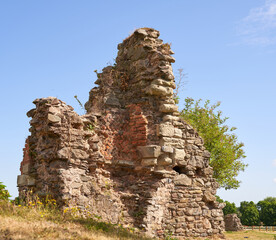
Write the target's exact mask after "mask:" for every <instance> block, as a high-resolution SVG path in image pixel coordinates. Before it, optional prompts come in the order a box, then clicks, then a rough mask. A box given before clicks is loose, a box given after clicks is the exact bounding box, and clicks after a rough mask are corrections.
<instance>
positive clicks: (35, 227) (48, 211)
mask: <svg viewBox="0 0 276 240" xmlns="http://www.w3.org/2000/svg"><path fill="white" fill-rule="evenodd" d="M87 215H88V217H86V218H84V217H81V216H80V215H79V211H78V209H77V208H66V209H64V210H63V211H61V210H58V208H57V207H56V203H55V201H54V200H47V201H46V202H43V203H42V202H40V201H39V200H38V199H36V200H35V201H29V202H28V203H27V204H25V205H16V204H14V203H11V202H8V201H3V200H2V201H1V200H0V239H1V240H25V239H26V240H27V239H28V240H42V239H45V240H46V239H47V240H54V239H63V240H73V239H75V240H111V239H114V240H125V239H133V240H153V238H147V237H145V236H142V235H141V234H139V233H137V232H136V231H135V229H125V228H123V227H122V226H121V225H117V224H111V223H106V222H102V221H100V218H99V217H98V216H89V214H87ZM225 237H226V239H227V240H239V239H250V240H266V239H272V240H276V232H259V231H257V230H255V231H252V230H245V231H240V232H226V233H225ZM167 239H174V238H171V237H169V236H168V237H167Z"/></svg>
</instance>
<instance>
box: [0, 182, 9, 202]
mask: <svg viewBox="0 0 276 240" xmlns="http://www.w3.org/2000/svg"><path fill="white" fill-rule="evenodd" d="M9 197H11V195H10V194H9V192H8V190H6V186H5V185H4V184H3V183H2V182H0V200H8V199H9Z"/></svg>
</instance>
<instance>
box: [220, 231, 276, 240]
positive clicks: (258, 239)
mask: <svg viewBox="0 0 276 240" xmlns="http://www.w3.org/2000/svg"><path fill="white" fill-rule="evenodd" d="M225 237H226V239H227V240H241V239H243V240H245V239H249V240H268V239H270V240H271V239H272V240H276V232H263V231H257V230H244V231H239V232H226V233H225Z"/></svg>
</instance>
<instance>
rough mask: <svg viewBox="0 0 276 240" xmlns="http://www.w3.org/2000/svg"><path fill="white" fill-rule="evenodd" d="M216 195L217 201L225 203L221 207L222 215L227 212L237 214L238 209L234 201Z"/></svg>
mask: <svg viewBox="0 0 276 240" xmlns="http://www.w3.org/2000/svg"><path fill="white" fill-rule="evenodd" d="M216 197H217V202H220V203H225V207H224V208H223V209H222V210H223V214H224V216H226V215H227V214H232V213H236V214H238V209H237V207H236V204H235V203H230V202H228V201H223V200H222V199H221V198H220V197H219V196H216Z"/></svg>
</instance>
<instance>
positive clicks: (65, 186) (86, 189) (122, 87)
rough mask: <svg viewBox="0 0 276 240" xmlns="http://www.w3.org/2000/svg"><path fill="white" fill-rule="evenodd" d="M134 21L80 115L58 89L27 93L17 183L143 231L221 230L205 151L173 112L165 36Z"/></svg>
mask: <svg viewBox="0 0 276 240" xmlns="http://www.w3.org/2000/svg"><path fill="white" fill-rule="evenodd" d="M158 37H159V32H158V31H156V30H154V29H150V28H142V29H137V30H136V31H135V32H134V33H133V34H132V35H131V36H129V37H128V38H126V39H125V40H124V41H123V43H121V44H119V45H118V56H117V58H116V64H115V65H114V66H108V67H106V68H104V69H103V70H102V72H101V73H97V76H98V79H97V81H96V82H95V83H96V84H97V85H98V86H97V87H95V88H93V89H92V90H91V91H90V93H89V100H88V102H87V103H86V104H85V108H86V110H87V114H85V115H83V116H79V115H78V114H76V113H75V112H74V111H73V109H72V107H70V106H68V105H66V104H65V103H64V102H62V101H60V100H58V99H56V98H52V97H49V98H42V99H37V100H35V101H34V104H35V105H36V108H35V109H33V110H31V111H30V112H28V116H29V117H31V118H32V120H31V121H30V124H31V128H30V132H31V135H30V136H29V137H28V140H27V143H26V148H25V152H24V159H23V162H22V169H23V166H24V165H25V164H28V165H29V167H28V169H27V170H24V171H22V172H21V175H20V176H19V177H18V186H19V192H20V194H21V195H23V194H24V190H26V189H32V190H33V191H34V192H35V193H37V194H39V195H45V194H49V193H50V194H51V195H53V196H54V197H55V198H56V199H57V201H58V203H59V204H60V205H61V206H64V205H66V204H67V205H69V206H78V207H79V208H80V209H88V210H89V211H91V212H93V213H94V214H97V215H100V216H101V217H102V219H103V220H106V221H110V222H112V223H122V224H123V225H124V226H132V227H136V228H139V229H141V230H143V231H145V232H146V233H147V234H148V235H149V236H157V237H164V236H165V235H166V234H167V233H168V232H169V233H171V234H172V236H175V237H179V238H185V237H209V236H222V232H223V230H224V220H223V213H222V208H223V204H220V203H218V202H216V198H215V193H216V189H217V188H218V184H217V183H216V181H215V179H214V178H213V177H212V174H213V171H212V168H211V167H210V166H209V157H210V154H209V153H208V151H206V150H205V148H204V146H203V141H202V139H201V138H200V137H199V136H198V134H197V132H196V131H195V130H194V129H193V128H192V127H191V126H189V125H188V124H187V123H185V122H184V121H183V120H182V119H180V117H179V112H178V109H177V106H176V105H175V102H174V99H173V89H174V88H175V82H174V76H173V72H172V67H171V63H173V62H174V58H173V57H172V56H171V55H172V54H173V52H172V50H171V49H170V45H169V44H164V43H163V42H162V40H160V39H159V38H158Z"/></svg>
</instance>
